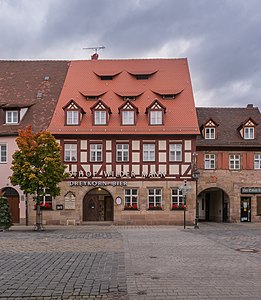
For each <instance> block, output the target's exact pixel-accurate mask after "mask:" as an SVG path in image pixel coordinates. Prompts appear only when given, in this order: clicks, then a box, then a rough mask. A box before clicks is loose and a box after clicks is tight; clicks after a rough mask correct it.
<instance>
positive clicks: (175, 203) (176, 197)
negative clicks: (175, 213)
mask: <svg viewBox="0 0 261 300" xmlns="http://www.w3.org/2000/svg"><path fill="white" fill-rule="evenodd" d="M171 204H172V209H184V199H183V195H182V190H180V189H179V188H174V189H172V190H171Z"/></svg>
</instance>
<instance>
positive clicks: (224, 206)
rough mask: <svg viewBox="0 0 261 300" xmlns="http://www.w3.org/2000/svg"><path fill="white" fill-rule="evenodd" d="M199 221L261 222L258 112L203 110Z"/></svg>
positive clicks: (199, 145)
mask: <svg viewBox="0 0 261 300" xmlns="http://www.w3.org/2000/svg"><path fill="white" fill-rule="evenodd" d="M197 115H198V121H199V126H200V130H201V136H199V137H198V138H197V154H198V156H197V166H198V168H199V169H200V179H199V189H198V191H199V218H200V219H201V220H207V221H208V220H209V221H218V222H222V221H224V222H226V221H228V222H240V221H241V222H251V221H253V222H255V221H261V114H260V111H259V109H258V108H257V107H253V105H252V104H248V105H247V107H246V108H210V107H199V108H197Z"/></svg>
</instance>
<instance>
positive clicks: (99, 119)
mask: <svg viewBox="0 0 261 300" xmlns="http://www.w3.org/2000/svg"><path fill="white" fill-rule="evenodd" d="M106 113H107V112H106V111H105V110H96V111H95V112H94V124H95V125H106V123H107V120H106Z"/></svg>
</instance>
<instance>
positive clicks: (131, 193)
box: [124, 188, 138, 208]
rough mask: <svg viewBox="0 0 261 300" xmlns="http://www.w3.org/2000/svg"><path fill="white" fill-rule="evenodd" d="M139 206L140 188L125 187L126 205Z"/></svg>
mask: <svg viewBox="0 0 261 300" xmlns="http://www.w3.org/2000/svg"><path fill="white" fill-rule="evenodd" d="M135 205H136V206H137V208H138V189H135V188H134V189H133V188H131V189H125V190H124V207H125V208H128V207H133V206H135Z"/></svg>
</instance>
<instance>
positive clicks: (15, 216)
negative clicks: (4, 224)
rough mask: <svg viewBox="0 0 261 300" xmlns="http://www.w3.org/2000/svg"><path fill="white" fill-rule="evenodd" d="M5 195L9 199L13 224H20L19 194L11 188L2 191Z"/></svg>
mask: <svg viewBox="0 0 261 300" xmlns="http://www.w3.org/2000/svg"><path fill="white" fill-rule="evenodd" d="M2 192H3V195H4V196H5V197H6V198H7V200H8V204H9V207H10V213H11V216H12V222H13V223H20V208H19V194H18V192H17V191H16V190H15V189H14V188H11V187H6V188H3V189H2Z"/></svg>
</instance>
